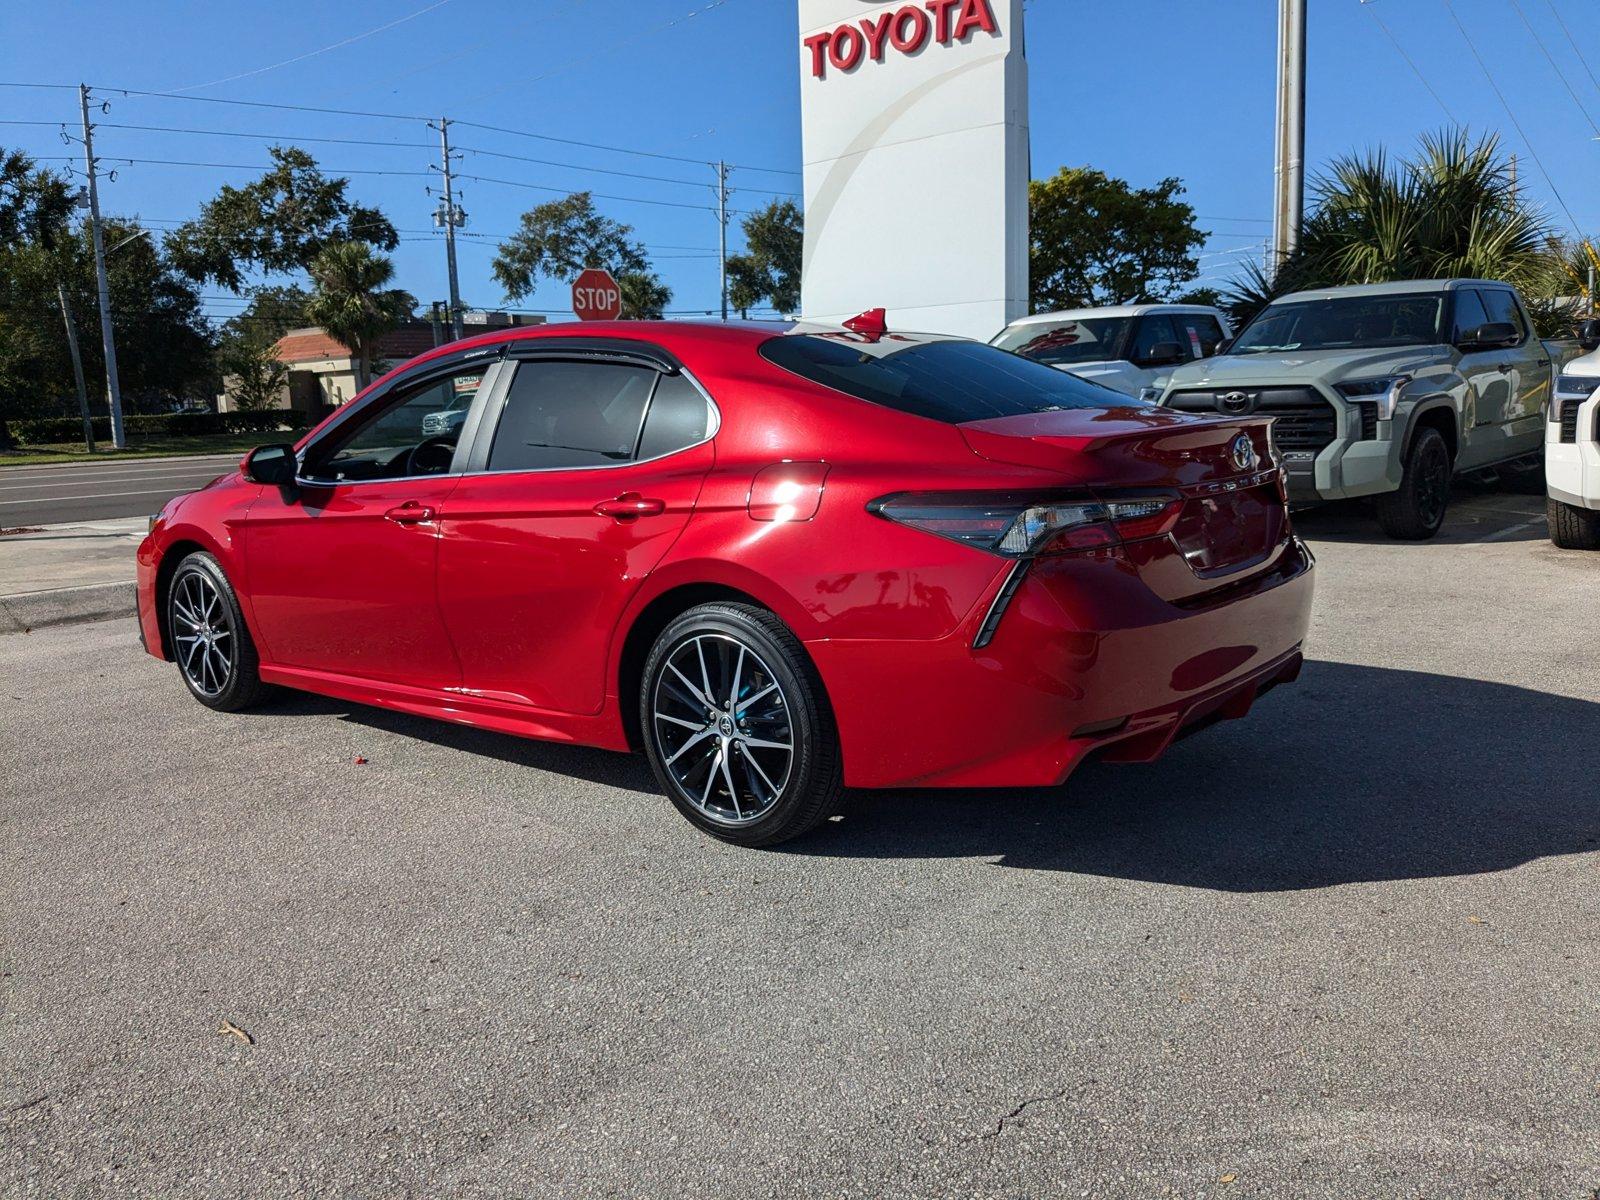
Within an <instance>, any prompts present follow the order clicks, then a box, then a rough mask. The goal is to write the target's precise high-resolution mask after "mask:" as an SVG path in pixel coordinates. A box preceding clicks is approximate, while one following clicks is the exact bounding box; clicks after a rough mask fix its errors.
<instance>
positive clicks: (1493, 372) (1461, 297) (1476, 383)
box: [1450, 288, 1512, 467]
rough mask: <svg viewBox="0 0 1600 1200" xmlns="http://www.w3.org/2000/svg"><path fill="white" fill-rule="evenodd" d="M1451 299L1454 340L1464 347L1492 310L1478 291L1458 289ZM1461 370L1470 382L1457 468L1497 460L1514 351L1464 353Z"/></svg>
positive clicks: (1509, 400)
mask: <svg viewBox="0 0 1600 1200" xmlns="http://www.w3.org/2000/svg"><path fill="white" fill-rule="evenodd" d="M1451 297H1452V304H1451V307H1452V311H1453V316H1452V318H1451V335H1450V341H1451V342H1452V343H1453V344H1454V345H1456V346H1460V345H1461V343H1462V340H1463V339H1464V338H1465V337H1466V336H1467V334H1469V333H1470V332H1472V330H1474V329H1477V328H1478V327H1479V326H1480V325H1487V324H1488V323H1489V310H1488V308H1487V307H1486V306H1485V304H1484V301H1483V297H1482V295H1481V294H1480V293H1479V292H1478V290H1477V289H1476V288H1457V289H1456V290H1455V291H1454V292H1452V293H1451ZM1457 370H1459V371H1460V372H1461V375H1462V377H1463V378H1464V379H1465V380H1466V383H1467V396H1466V404H1465V407H1464V408H1463V411H1462V414H1461V446H1460V450H1459V452H1458V454H1457V466H1462V467H1471V466H1478V465H1480V464H1482V463H1486V462H1489V461H1491V460H1493V459H1494V458H1495V457H1497V449H1498V447H1499V445H1500V442H1501V434H1500V428H1501V426H1502V425H1504V424H1505V421H1506V415H1507V412H1508V410H1509V409H1510V405H1511V393H1512V381H1511V352H1510V351H1509V350H1504V349H1493V350H1471V349H1468V350H1462V351H1461V361H1460V363H1459V364H1458V365H1457Z"/></svg>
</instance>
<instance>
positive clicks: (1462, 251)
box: [1227, 130, 1581, 333]
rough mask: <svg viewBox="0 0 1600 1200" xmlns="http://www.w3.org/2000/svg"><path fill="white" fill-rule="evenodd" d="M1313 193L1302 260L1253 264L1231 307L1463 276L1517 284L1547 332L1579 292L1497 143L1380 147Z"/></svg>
mask: <svg viewBox="0 0 1600 1200" xmlns="http://www.w3.org/2000/svg"><path fill="white" fill-rule="evenodd" d="M1310 190H1311V196H1312V205H1311V211H1310V213H1309V214H1308V215H1307V217H1306V219H1305V222H1304V225H1303V227H1302V229H1301V233H1300V243H1299V246H1298V248H1297V249H1296V251H1295V253H1294V254H1293V255H1292V256H1291V257H1290V258H1288V259H1287V260H1286V261H1284V262H1283V263H1281V264H1280V265H1279V266H1278V269H1277V270H1276V271H1275V272H1271V273H1268V272H1267V271H1265V270H1263V269H1262V268H1261V267H1259V266H1252V267H1249V268H1246V271H1245V274H1244V275H1243V276H1241V277H1240V278H1239V279H1236V280H1234V281H1233V283H1232V285H1231V287H1230V289H1229V292H1228V296H1227V299H1228V303H1229V306H1230V307H1231V308H1232V309H1233V311H1234V315H1235V316H1236V317H1237V318H1240V319H1242V320H1247V319H1249V318H1250V317H1252V316H1254V315H1255V313H1256V312H1258V311H1260V309H1261V308H1262V307H1263V306H1264V305H1266V304H1267V303H1269V302H1270V301H1271V300H1272V299H1273V298H1274V297H1276V296H1280V295H1283V294H1284V293H1286V292H1291V291H1299V290H1302V289H1305V288H1316V287H1336V286H1339V285H1342V284H1355V283H1383V282H1386V281H1389V280H1395V279H1438V278H1452V277H1463V276H1464V277H1472V278H1480V279H1501V280H1504V281H1506V282H1507V283H1511V284H1514V285H1515V286H1517V287H1518V288H1519V289H1520V290H1521V291H1522V292H1523V294H1524V295H1525V296H1526V297H1528V298H1529V300H1530V302H1532V303H1533V307H1534V310H1535V311H1534V316H1535V319H1536V321H1537V322H1538V323H1539V324H1540V326H1541V331H1542V332H1546V333H1554V332H1561V331H1562V326H1564V325H1565V324H1566V323H1567V321H1568V319H1569V315H1568V314H1565V313H1563V312H1562V311H1560V306H1558V305H1555V304H1554V303H1550V302H1551V301H1553V300H1554V298H1555V297H1557V296H1560V295H1563V294H1565V295H1569V296H1570V295H1572V294H1573V293H1575V292H1577V291H1579V290H1581V289H1580V288H1579V287H1577V286H1576V285H1575V283H1574V281H1573V280H1572V279H1571V278H1569V277H1568V276H1567V273H1566V272H1565V271H1564V270H1563V269H1562V267H1561V258H1562V255H1563V254H1564V253H1565V251H1564V249H1563V247H1562V246H1561V244H1560V243H1559V242H1558V241H1556V240H1555V239H1554V238H1553V237H1552V233H1551V229H1550V226H1549V223H1548V222H1547V221H1546V219H1545V217H1544V215H1543V213H1541V212H1540V210H1539V209H1538V208H1537V207H1536V206H1535V205H1533V204H1532V203H1530V202H1529V201H1528V200H1526V199H1525V198H1524V197H1523V196H1521V195H1519V193H1518V191H1517V187H1516V184H1515V182H1514V181H1513V179H1512V172H1511V164H1510V161H1509V159H1507V158H1505V157H1504V156H1502V155H1501V153H1500V146H1499V139H1498V138H1496V137H1494V136H1493V135H1488V136H1485V137H1480V138H1476V139H1474V138H1472V137H1470V136H1469V135H1468V134H1467V133H1465V132H1464V131H1461V130H1452V131H1449V132H1446V133H1441V134H1435V135H1430V136H1428V137H1424V138H1423V139H1422V141H1421V143H1420V144H1419V146H1418V149H1417V152H1416V154H1414V155H1413V156H1412V157H1410V158H1406V159H1400V160H1393V159H1391V158H1390V157H1389V156H1388V154H1387V153H1386V152H1385V151H1383V150H1381V149H1379V150H1373V151H1369V152H1367V153H1364V154H1353V155H1347V156H1345V157H1342V158H1338V159H1335V160H1334V161H1333V162H1332V163H1331V164H1330V165H1329V167H1328V169H1327V171H1326V172H1325V173H1323V174H1321V175H1318V176H1317V177H1315V178H1314V179H1313V180H1312V183H1311V189H1310ZM1541 301H1543V302H1544V303H1540V302H1541Z"/></svg>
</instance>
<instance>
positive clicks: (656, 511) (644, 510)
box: [594, 492, 667, 521]
mask: <svg viewBox="0 0 1600 1200" xmlns="http://www.w3.org/2000/svg"><path fill="white" fill-rule="evenodd" d="M594 511H595V512H596V513H598V514H599V515H600V516H602V517H610V518H611V519H612V520H614V521H637V520H638V519H639V518H640V517H655V516H659V515H660V514H662V513H664V512H666V511H667V502H666V501H665V500H657V499H655V498H653V497H650V496H641V495H639V493H638V492H623V493H622V495H620V496H618V497H617V498H616V499H615V500H602V501H600V503H599V504H596V505H595V506H594Z"/></svg>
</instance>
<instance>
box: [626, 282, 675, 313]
mask: <svg viewBox="0 0 1600 1200" xmlns="http://www.w3.org/2000/svg"><path fill="white" fill-rule="evenodd" d="M617 287H618V288H619V289H620V290H621V292H622V319H623V320H624V321H659V320H661V318H662V317H663V316H664V315H665V314H666V307H667V305H668V304H670V303H671V302H672V289H671V288H669V287H668V286H667V285H666V284H664V283H662V282H661V278H660V276H658V275H656V274H655V272H653V271H624V272H623V273H622V274H621V275H618V276H617Z"/></svg>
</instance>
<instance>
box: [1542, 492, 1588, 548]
mask: <svg viewBox="0 0 1600 1200" xmlns="http://www.w3.org/2000/svg"><path fill="white" fill-rule="evenodd" d="M1544 503H1545V516H1546V517H1547V518H1549V521H1550V540H1551V541H1552V542H1554V543H1555V544H1556V545H1557V546H1560V547H1561V548H1562V549H1563V550H1600V511H1596V510H1594V509H1589V508H1579V507H1578V506H1577V505H1575V504H1563V503H1562V502H1561V501H1560V500H1557V499H1556V498H1555V497H1554V496H1549V497H1546V498H1545V502H1544Z"/></svg>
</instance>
